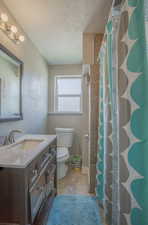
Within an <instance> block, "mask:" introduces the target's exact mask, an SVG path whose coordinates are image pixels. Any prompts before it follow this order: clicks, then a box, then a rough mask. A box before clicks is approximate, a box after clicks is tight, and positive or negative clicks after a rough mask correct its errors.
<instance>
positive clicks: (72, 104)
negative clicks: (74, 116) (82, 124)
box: [55, 76, 82, 113]
mask: <svg viewBox="0 0 148 225" xmlns="http://www.w3.org/2000/svg"><path fill="white" fill-rule="evenodd" d="M55 111H56V112H59V113H60V112H61V113H62V112H63V113H64V112H68V113H80V112H81V111H82V78H81V76H56V78H55Z"/></svg>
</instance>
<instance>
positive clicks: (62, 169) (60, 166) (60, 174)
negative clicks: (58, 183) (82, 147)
mask: <svg viewBox="0 0 148 225" xmlns="http://www.w3.org/2000/svg"><path fill="white" fill-rule="evenodd" d="M67 171H68V166H67V165H66V164H65V161H63V162H58V163H57V179H62V178H64V177H65V176H66V174H67Z"/></svg>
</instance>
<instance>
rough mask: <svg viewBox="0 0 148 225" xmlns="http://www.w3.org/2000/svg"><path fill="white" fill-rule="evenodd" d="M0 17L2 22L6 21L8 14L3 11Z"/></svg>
mask: <svg viewBox="0 0 148 225" xmlns="http://www.w3.org/2000/svg"><path fill="white" fill-rule="evenodd" d="M0 18H1V20H2V21H3V22H5V23H6V22H8V16H7V14H5V13H2V14H1V15H0Z"/></svg>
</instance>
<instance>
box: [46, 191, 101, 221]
mask: <svg viewBox="0 0 148 225" xmlns="http://www.w3.org/2000/svg"><path fill="white" fill-rule="evenodd" d="M47 225H101V219H100V215H99V208H98V205H97V203H96V198H95V197H91V196H83V195H59V196H57V197H56V199H55V200H54V203H53V207H52V209H51V213H50V216H49V219H48V223H47Z"/></svg>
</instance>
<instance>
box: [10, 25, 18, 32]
mask: <svg viewBox="0 0 148 225" xmlns="http://www.w3.org/2000/svg"><path fill="white" fill-rule="evenodd" d="M10 29H11V31H12V32H13V33H15V34H16V33H17V27H16V26H14V25H12V26H11V28H10Z"/></svg>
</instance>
